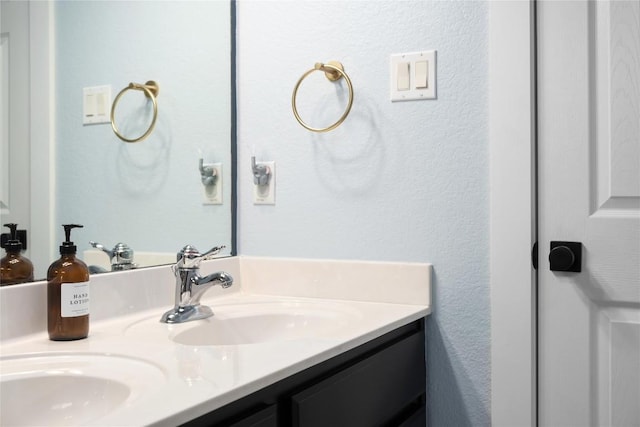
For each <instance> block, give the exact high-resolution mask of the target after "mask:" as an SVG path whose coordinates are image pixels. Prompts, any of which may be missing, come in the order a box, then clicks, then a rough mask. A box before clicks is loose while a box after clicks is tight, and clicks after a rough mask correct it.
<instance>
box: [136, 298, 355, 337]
mask: <svg viewBox="0 0 640 427" xmlns="http://www.w3.org/2000/svg"><path fill="white" fill-rule="evenodd" d="M212 309H213V311H214V313H215V314H214V316H213V317H210V318H208V319H204V320H198V321H192V322H186V323H182V324H171V325H168V324H163V323H160V322H159V321H158V319H157V318H154V319H145V320H143V321H141V322H137V323H135V324H133V325H131V326H130V327H129V328H128V329H127V331H126V334H127V335H134V336H147V337H150V336H155V337H158V336H160V335H164V336H166V337H167V338H169V339H170V340H172V341H173V342H175V343H178V344H183V345H191V346H209V345H214V346H215V345H243V344H259V343H266V342H274V341H289V340H297V339H305V338H323V337H325V338H329V337H337V336H338V335H340V334H341V333H343V332H344V331H345V328H347V327H348V325H349V323H350V322H354V321H357V320H358V319H359V317H360V316H359V315H358V312H357V311H355V310H352V309H348V308H347V307H344V306H343V305H341V304H339V303H322V304H319V303H311V302H261V303H246V304H224V305H217V306H213V307H212Z"/></svg>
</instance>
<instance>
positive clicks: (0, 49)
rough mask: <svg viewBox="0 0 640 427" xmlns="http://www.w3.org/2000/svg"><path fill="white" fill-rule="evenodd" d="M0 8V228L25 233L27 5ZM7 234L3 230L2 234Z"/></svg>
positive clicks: (27, 221)
mask: <svg viewBox="0 0 640 427" xmlns="http://www.w3.org/2000/svg"><path fill="white" fill-rule="evenodd" d="M0 7H1V10H2V12H1V13H0V22H1V25H0V212H1V223H0V227H1V226H2V224H6V223H8V222H15V223H18V228H20V229H27V230H28V229H29V226H30V195H31V193H30V184H29V183H30V171H31V168H30V166H29V160H30V149H29V147H30V132H29V126H30V122H29V114H30V112H29V108H30V99H29V98H30V89H29V84H30V83H29V74H30V73H29V3H28V2H22V1H6V0H2V2H0ZM8 231H9V229H8V228H4V227H2V233H7V232H8ZM26 255H28V252H26Z"/></svg>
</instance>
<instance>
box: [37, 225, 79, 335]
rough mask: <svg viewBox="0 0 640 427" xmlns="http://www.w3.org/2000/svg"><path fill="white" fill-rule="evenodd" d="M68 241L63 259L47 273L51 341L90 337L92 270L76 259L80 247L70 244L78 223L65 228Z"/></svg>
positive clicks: (54, 264)
mask: <svg viewBox="0 0 640 427" xmlns="http://www.w3.org/2000/svg"><path fill="white" fill-rule="evenodd" d="M63 227H64V234H65V241H64V242H62V245H61V246H60V259H58V260H57V261H54V262H53V264H51V266H49V270H48V271H47V281H48V283H47V305H48V319H47V320H48V322H47V323H48V329H49V339H51V340H54V341H70V340H79V339H82V338H86V337H87V335H89V269H88V268H87V265H86V264H85V263H84V262H82V261H81V260H79V259H77V258H76V253H77V251H78V248H77V247H76V245H74V244H73V242H72V241H71V230H72V229H74V228H78V227H82V226H81V225H78V224H66V225H63Z"/></svg>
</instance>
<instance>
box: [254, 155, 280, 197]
mask: <svg viewBox="0 0 640 427" xmlns="http://www.w3.org/2000/svg"><path fill="white" fill-rule="evenodd" d="M258 164H261V165H266V166H267V167H268V168H269V171H270V177H269V183H268V184H267V185H255V184H253V204H254V205H275V204H276V162H258Z"/></svg>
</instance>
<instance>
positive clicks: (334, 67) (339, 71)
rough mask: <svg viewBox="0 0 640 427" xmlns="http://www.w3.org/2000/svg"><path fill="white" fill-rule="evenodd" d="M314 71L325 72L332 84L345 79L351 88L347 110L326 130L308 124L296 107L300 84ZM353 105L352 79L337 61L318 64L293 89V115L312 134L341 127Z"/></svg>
mask: <svg viewBox="0 0 640 427" xmlns="http://www.w3.org/2000/svg"><path fill="white" fill-rule="evenodd" d="M314 71H324V75H325V76H326V77H327V79H329V80H330V81H332V82H335V81H338V80H340V79H341V78H342V77H344V80H345V81H346V82H347V86H348V87H349V103H348V104H347V109H346V110H345V112H344V114H343V115H342V117H340V118H339V119H338V121H337V122H335V123H334V124H332V125H331V126H329V127H326V128H314V127H311V126H309V125H308V124H306V123H305V122H304V121H303V120H302V118H301V117H300V114H298V107H297V106H296V97H297V95H298V88H299V87H300V83H302V81H303V80H304V79H305V78H306V77H307V76H308V75H309V74H311V73H313V72H314ZM352 105H353V85H352V84H351V79H350V78H349V76H348V75H347V73H345V72H344V67H343V66H342V64H341V63H339V62H337V61H329V62H328V63H326V64H323V63H321V62H317V63H316V64H315V66H314V67H313V68H312V69H311V70H309V71H307V72H306V73H304V74H303V75H302V77H300V80H298V83H296V87H295V88H293V95H292V96H291V107H292V108H293V115H294V116H296V120H298V123H300V124H301V125H302V126H303V127H304V128H305V129H308V130H310V131H312V132H328V131H330V130H333V129H335V128H337V127H338V126H340V125H341V124H342V122H344V119H346V118H347V116H348V115H349V112H350V111H351V106H352Z"/></svg>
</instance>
